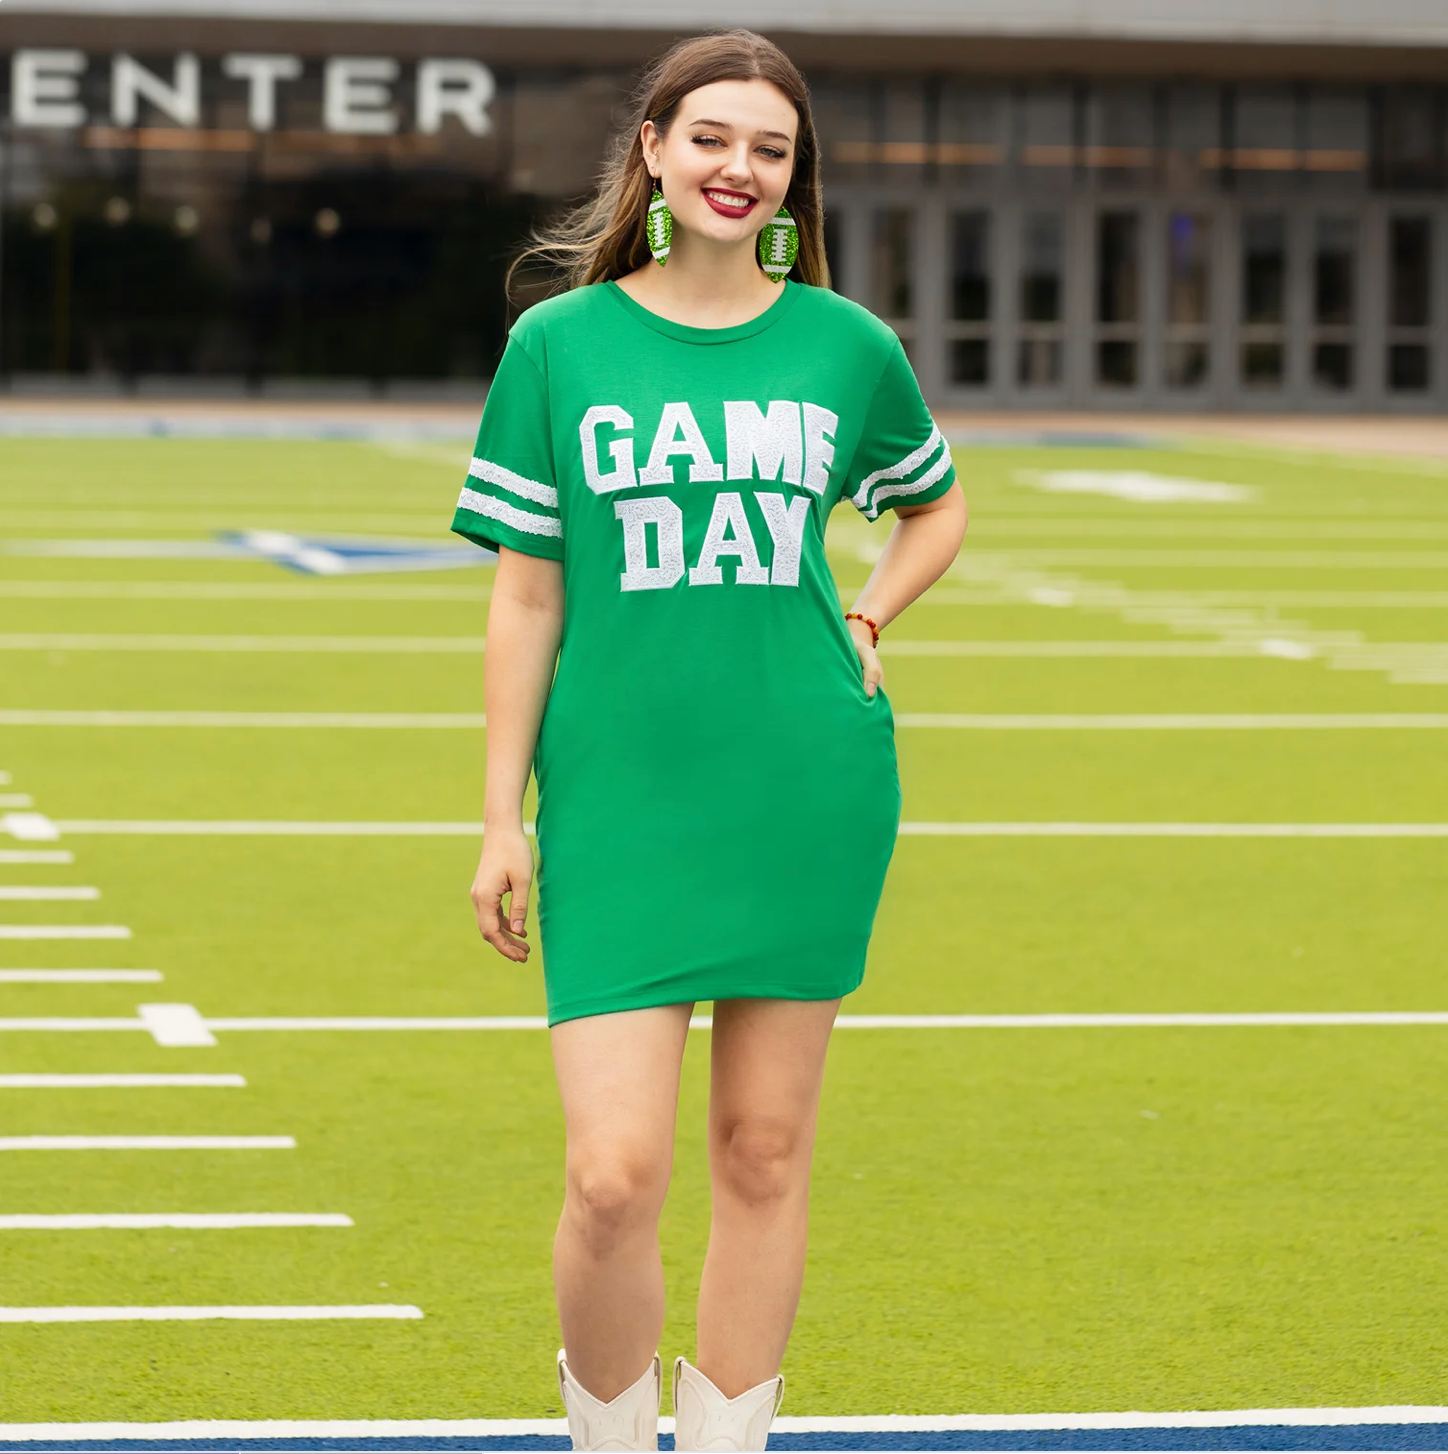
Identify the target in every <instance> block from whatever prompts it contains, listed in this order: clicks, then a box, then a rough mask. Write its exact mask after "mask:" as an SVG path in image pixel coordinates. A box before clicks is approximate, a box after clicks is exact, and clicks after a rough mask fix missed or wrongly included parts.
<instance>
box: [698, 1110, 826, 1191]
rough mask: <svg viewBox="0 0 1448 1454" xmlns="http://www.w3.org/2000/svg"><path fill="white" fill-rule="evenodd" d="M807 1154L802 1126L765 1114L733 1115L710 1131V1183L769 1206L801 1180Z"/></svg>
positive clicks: (806, 1170) (806, 1168)
mask: <svg viewBox="0 0 1448 1454" xmlns="http://www.w3.org/2000/svg"><path fill="white" fill-rule="evenodd" d="M809 1154H810V1138H809V1136H808V1134H807V1133H806V1132H805V1131H804V1130H803V1129H802V1128H800V1127H798V1126H795V1125H792V1124H791V1123H789V1122H787V1121H782V1120H775V1119H771V1118H769V1117H767V1116H749V1117H742V1116H741V1117H737V1118H735V1119H732V1120H729V1121H726V1122H725V1123H724V1124H723V1125H721V1126H718V1127H717V1128H716V1131H715V1135H714V1158H713V1159H714V1181H715V1185H716V1186H717V1187H719V1189H721V1190H723V1191H725V1192H727V1193H728V1194H729V1195H730V1196H732V1197H734V1198H735V1199H736V1200H738V1201H741V1202H745V1203H747V1204H748V1205H750V1206H768V1205H770V1204H772V1203H775V1202H780V1201H783V1200H784V1199H785V1198H786V1197H788V1196H790V1195H791V1194H792V1193H794V1192H797V1191H799V1190H801V1189H802V1188H803V1187H804V1186H805V1184H806V1183H807V1181H808V1178H809Z"/></svg>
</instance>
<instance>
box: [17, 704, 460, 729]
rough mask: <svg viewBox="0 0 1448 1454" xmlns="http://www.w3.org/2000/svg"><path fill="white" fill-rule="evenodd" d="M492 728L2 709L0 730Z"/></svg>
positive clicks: (359, 719) (357, 718) (361, 718)
mask: <svg viewBox="0 0 1448 1454" xmlns="http://www.w3.org/2000/svg"><path fill="white" fill-rule="evenodd" d="M485 726H487V718H486V717H485V716H484V715H483V714H482V713H481V712H114V711H101V712H69V711H43V710H41V711H31V710H23V709H22V710H15V709H11V708H5V709H0V727H295V728H307V729H313V730H315V729H317V728H332V727H350V728H363V729H367V728H373V729H387V728H444V729H455V730H463V731H475V730H477V729H478V728H481V727H485Z"/></svg>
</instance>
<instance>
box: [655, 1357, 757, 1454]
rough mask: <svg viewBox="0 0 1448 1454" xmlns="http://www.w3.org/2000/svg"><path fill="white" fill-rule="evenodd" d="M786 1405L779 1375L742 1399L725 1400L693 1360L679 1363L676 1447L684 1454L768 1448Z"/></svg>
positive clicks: (675, 1388) (675, 1397)
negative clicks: (771, 1432) (776, 1418)
mask: <svg viewBox="0 0 1448 1454" xmlns="http://www.w3.org/2000/svg"><path fill="white" fill-rule="evenodd" d="M783 1402H784V1376H783V1375H782V1374H776V1375H775V1376H774V1377H773V1378H767V1379H765V1381H764V1382H763V1383H756V1384H755V1385H754V1387H753V1388H748V1389H745V1391H744V1392H743V1393H741V1394H740V1395H739V1396H738V1397H737V1398H725V1397H724V1395H723V1394H722V1393H720V1392H719V1390H718V1389H717V1388H715V1387H714V1385H713V1384H712V1383H711V1382H710V1381H709V1379H708V1378H707V1377H706V1376H705V1375H704V1374H702V1373H700V1372H699V1370H698V1369H697V1368H695V1367H694V1365H693V1364H692V1363H690V1362H689V1360H688V1359H687V1358H679V1359H676V1360H675V1362H674V1448H675V1449H677V1450H679V1451H681V1454H722V1451H724V1450H742V1449H756V1450H757V1449H763V1448H764V1447H765V1445H766V1444H767V1443H768V1440H769V1426H770V1425H771V1424H772V1423H773V1422H774V1416H775V1415H776V1414H777V1413H778V1412H779V1406H780V1404H782V1403H783Z"/></svg>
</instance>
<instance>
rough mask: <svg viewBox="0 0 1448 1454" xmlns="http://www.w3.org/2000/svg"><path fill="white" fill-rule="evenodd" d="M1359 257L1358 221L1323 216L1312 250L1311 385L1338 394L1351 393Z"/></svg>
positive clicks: (1314, 230) (1342, 217) (1317, 226)
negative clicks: (1348, 391) (1349, 391)
mask: <svg viewBox="0 0 1448 1454" xmlns="http://www.w3.org/2000/svg"><path fill="white" fill-rule="evenodd" d="M1357 258H1358V224H1357V219H1356V218H1355V217H1348V216H1323V217H1318V218H1317V219H1316V222H1315V225H1314V228H1313V249H1312V321H1313V338H1312V381H1313V383H1314V384H1315V385H1316V386H1317V387H1318V388H1319V389H1326V390H1329V391H1331V392H1334V393H1344V392H1346V391H1347V390H1349V389H1351V388H1352V381H1353V324H1354V322H1355V315H1356V310H1357Z"/></svg>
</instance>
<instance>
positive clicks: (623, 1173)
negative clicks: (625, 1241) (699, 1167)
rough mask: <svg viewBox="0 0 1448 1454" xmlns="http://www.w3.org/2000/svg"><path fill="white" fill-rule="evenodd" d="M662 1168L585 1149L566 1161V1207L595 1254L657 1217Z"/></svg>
mask: <svg viewBox="0 0 1448 1454" xmlns="http://www.w3.org/2000/svg"><path fill="white" fill-rule="evenodd" d="M668 1179H669V1173H668V1167H667V1166H659V1165H658V1164H657V1163H656V1162H655V1161H654V1160H652V1159H651V1158H649V1157H647V1156H644V1155H642V1154H637V1153H629V1152H626V1151H587V1152H582V1153H574V1154H571V1155H570V1156H569V1158H568V1190H567V1202H566V1209H567V1212H568V1214H569V1216H570V1217H571V1218H572V1220H573V1222H574V1224H575V1226H576V1227H577V1228H578V1229H579V1231H580V1232H581V1233H582V1235H583V1237H584V1240H585V1241H586V1242H587V1243H588V1244H589V1246H590V1247H592V1248H593V1249H594V1250H595V1251H602V1250H607V1248H608V1247H610V1246H611V1245H613V1244H614V1243H615V1242H617V1241H618V1240H619V1239H620V1238H621V1237H626V1236H627V1235H628V1234H629V1233H630V1232H633V1231H635V1230H636V1229H638V1228H639V1227H642V1226H647V1225H648V1224H649V1223H650V1222H651V1221H652V1220H654V1219H655V1218H657V1217H658V1214H659V1210H660V1208H661V1207H662V1205H663V1200H664V1193H665V1192H666V1191H667V1189H668Z"/></svg>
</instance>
